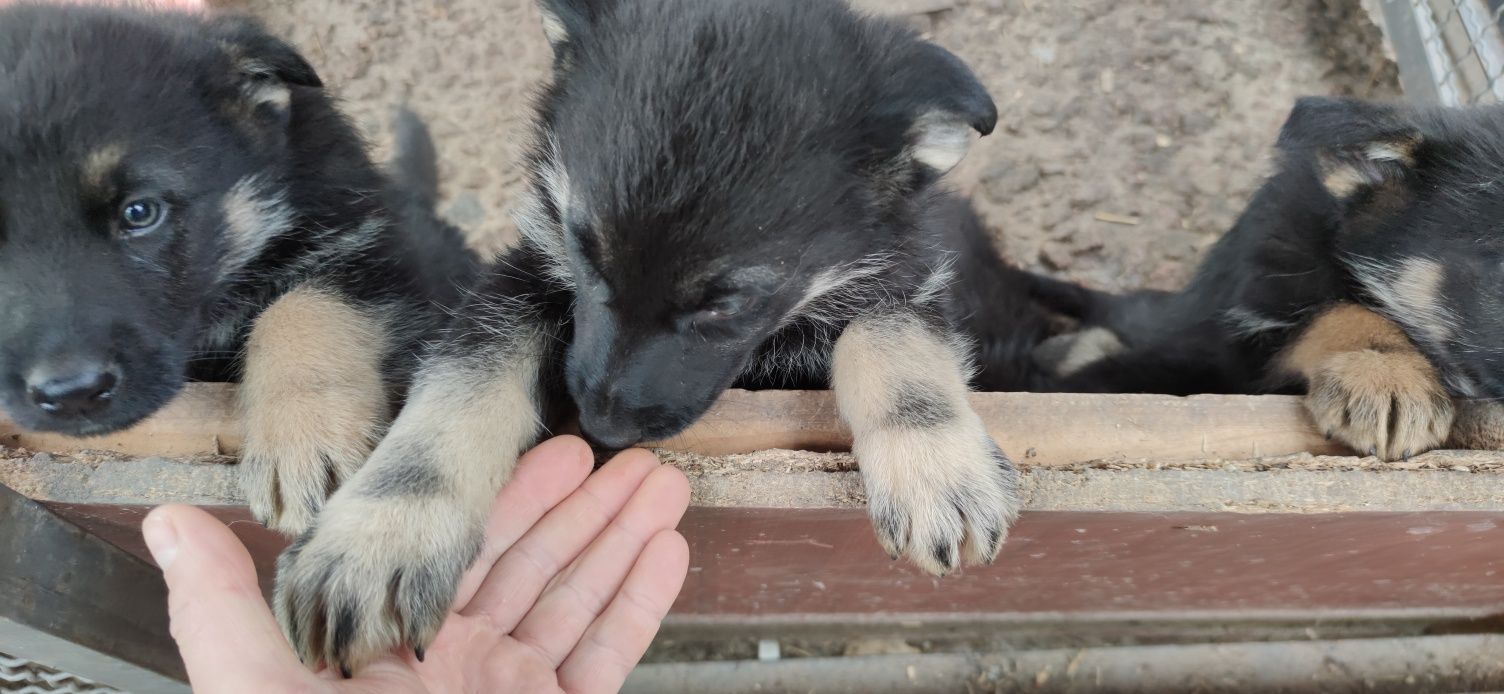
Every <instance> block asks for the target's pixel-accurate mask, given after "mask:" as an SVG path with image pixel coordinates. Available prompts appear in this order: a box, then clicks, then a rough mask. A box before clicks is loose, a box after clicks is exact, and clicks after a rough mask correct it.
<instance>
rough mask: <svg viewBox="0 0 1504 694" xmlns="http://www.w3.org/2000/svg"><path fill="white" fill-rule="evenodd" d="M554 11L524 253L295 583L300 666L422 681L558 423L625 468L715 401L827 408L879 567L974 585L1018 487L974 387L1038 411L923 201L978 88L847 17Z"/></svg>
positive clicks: (940, 201)
mask: <svg viewBox="0 0 1504 694" xmlns="http://www.w3.org/2000/svg"><path fill="white" fill-rule="evenodd" d="M542 6H543V8H544V10H545V14H546V16H547V22H546V26H545V30H546V32H547V34H548V38H549V40H550V41H551V42H552V43H553V46H554V49H555V53H556V61H555V74H554V80H553V83H552V85H551V86H550V87H549V88H548V89H547V90H546V91H545V92H544V94H543V96H542V99H541V108H540V116H539V119H538V132H537V140H536V141H537V147H536V149H535V151H534V152H533V154H532V157H531V159H530V161H529V165H530V167H531V170H532V172H533V178H534V191H533V192H534V197H533V199H532V200H531V202H530V203H529V204H528V205H526V206H525V207H524V209H522V210H521V214H520V215H519V217H520V219H519V221H520V223H521V225H522V227H523V234H524V240H523V242H522V243H521V245H520V246H519V247H517V248H516V249H514V250H512V251H510V252H509V253H507V254H506V255H505V256H504V257H503V258H502V259H501V261H500V262H499V263H498V264H497V266H496V268H495V270H493V271H492V272H491V274H490V276H489V277H487V278H486V279H485V280H484V281H483V282H482V283H481V285H480V288H479V289H478V290H477V291H476V292H475V293H474V294H475V296H474V298H473V300H472V302H471V303H470V305H468V306H467V307H465V308H464V309H463V310H462V312H461V314H462V315H461V317H460V319H459V321H458V322H457V324H456V325H454V326H453V328H452V334H451V335H449V336H448V338H447V339H446V340H445V341H444V343H443V344H442V345H440V346H439V347H438V348H437V350H436V352H435V354H434V355H433V357H432V358H431V359H430V360H428V361H427V362H426V363H425V365H424V366H423V367H422V369H421V370H420V373H419V375H418V377H417V380H416V381H415V384H414V388H413V392H412V397H411V399H410V400H409V402H408V404H407V407H406V408H405V409H404V410H403V411H402V413H401V414H400V415H399V416H398V418H397V420H396V421H395V422H394V424H393V426H392V429H391V431H390V433H389V434H388V435H387V437H386V439H385V440H384V441H383V442H382V443H381V445H380V446H379V447H378V448H377V449H376V451H375V453H374V454H373V456H372V458H371V460H370V461H369V462H368V463H367V464H366V466H365V467H363V468H362V469H361V470H360V472H358V473H357V474H356V476H355V477H354V478H352V479H351V480H350V481H349V483H347V484H346V485H345V486H344V487H343V488H341V489H340V491H339V492H337V493H336V494H335V495H334V497H333V498H332V499H330V501H329V503H328V505H327V506H326V507H325V509H324V513H323V514H322V515H321V516H320V518H319V521H318V525H317V527H316V528H315V529H314V530H313V531H312V532H310V533H309V534H308V535H306V536H304V537H303V538H301V539H300V540H299V541H298V542H296V543H295V544H294V545H293V546H292V547H291V548H289V549H288V550H287V552H286V554H284V555H283V557H282V559H281V562H280V565H279V583H278V595H277V600H276V602H277V605H276V607H277V609H278V611H279V614H280V617H281V619H282V621H283V623H284V625H285V626H286V627H287V629H288V633H289V635H290V637H291V639H292V642H293V643H294V644H295V645H296V646H297V647H298V648H299V649H300V651H301V653H302V655H303V657H304V658H305V659H307V660H308V661H309V662H315V661H324V662H328V663H330V664H332V665H336V666H340V667H347V668H348V667H351V666H358V665H359V664H360V663H361V662H362V661H364V660H365V659H367V658H369V657H371V656H373V655H375V654H378V653H381V652H383V651H385V650H386V649H388V648H390V647H392V646H396V645H399V644H405V645H406V646H408V647H411V648H416V649H419V650H420V652H421V649H422V648H424V647H425V646H426V645H427V644H428V643H429V641H430V640H431V639H432V638H433V635H434V632H435V630H436V629H437V628H438V626H439V623H440V620H441V619H442V618H443V617H444V614H445V611H446V609H447V608H448V605H449V602H450V600H451V598H452V596H453V591H454V589H455V585H456V581H457V580H458V578H459V576H460V573H461V572H462V571H463V570H464V569H465V567H466V566H467V565H468V564H469V563H470V562H471V561H472V559H473V558H474V557H475V556H476V553H477V552H478V551H479V550H480V549H481V539H482V530H483V524H484V520H485V518H486V515H487V511H488V509H489V508H490V504H491V501H492V499H493V498H494V495H495V492H496V489H497V487H498V486H499V485H501V484H502V483H503V482H504V481H506V479H507V478H508V476H509V475H510V474H511V471H512V467H513V464H514V462H515V460H516V458H517V455H518V454H519V453H520V452H521V451H522V450H523V449H524V448H526V447H528V446H530V445H531V444H532V443H533V442H534V441H536V440H537V438H538V437H539V436H540V435H541V433H542V432H543V430H544V429H543V427H544V421H546V420H547V419H548V417H547V415H545V413H546V412H551V411H553V410H554V408H563V409H574V410H577V412H578V415H579V419H580V424H581V427H582V429H583V431H584V432H585V434H586V436H587V437H588V438H590V439H592V440H593V441H594V442H595V443H597V444H599V445H600V446H602V447H605V448H618V447H623V446H630V445H632V444H635V443H637V442H639V441H642V440H648V439H657V438H661V437H666V436H669V435H672V434H674V433H676V432H678V431H680V430H681V429H683V428H684V427H685V426H687V425H689V424H690V423H691V422H693V421H694V420H695V419H696V418H697V417H699V416H700V415H701V414H702V413H704V411H705V410H706V408H708V407H709V406H710V404H711V403H712V401H713V400H714V399H715V398H716V397H717V396H718V395H720V394H721V393H722V392H723V391H724V390H725V389H726V388H727V387H730V386H732V385H733V384H739V385H742V386H745V387H752V388H759V387H826V386H833V387H834V390H835V393H836V397H837V401H838V402H839V406H840V411H841V414H842V416H843V417H845V419H846V421H847V422H849V423H850V425H851V428H852V430H853V432H854V433H855V437H856V443H855V452H856V455H857V457H858V459H859V460H860V464H861V471H862V475H863V479H864V481H865V483H866V488H867V493H868V495H869V497H870V510H871V515H872V519H873V522H874V524H875V525H876V529H877V534H878V538H879V539H880V541H881V543H882V545H883V546H884V547H886V548H887V550H888V551H889V552H890V553H891V554H892V555H893V556H894V557H895V558H896V557H898V556H900V555H904V556H907V557H908V558H909V559H911V560H912V561H914V562H915V563H916V564H918V565H919V566H921V567H923V568H924V569H926V570H928V571H930V572H933V573H936V574H943V573H946V572H948V571H951V570H952V569H954V568H955V567H957V566H958V565H960V564H962V563H963V562H969V563H979V562H990V561H992V560H993V558H994V557H996V555H997V553H998V549H999V547H1000V545H1001V544H1002V542H1003V539H1004V538H1005V536H1006V534H1007V530H1008V526H1009V524H1010V523H1011V522H1012V520H1013V518H1014V516H1015V514H1016V513H1017V511H1018V508H1019V499H1018V496H1017V484H1018V481H1017V475H1016V473H1015V471H1014V469H1013V466H1012V465H1011V464H1010V463H1009V460H1008V458H1007V457H1006V456H1004V455H1003V452H1002V451H1001V450H1000V449H999V447H998V446H997V444H996V443H994V442H993V440H992V439H991V437H989V435H988V433H987V431H986V430H985V429H984V427H983V425H982V422H981V420H980V419H979V418H978V416H977V415H976V414H975V413H974V412H973V411H972V410H971V408H970V407H969V405H968V403H967V400H966V394H967V390H968V384H969V383H976V384H978V385H982V386H983V387H988V388H1011V389H1021V388H1030V387H1037V386H1040V385H1041V384H1043V383H1044V381H1043V379H1042V375H1041V374H1040V373H1039V372H1037V371H1035V370H1034V369H1033V367H1032V366H1031V361H1030V360H1029V359H1028V357H1027V355H1028V353H1029V351H1030V350H1031V349H1032V348H1033V346H1034V345H1035V344H1036V343H1037V342H1038V341H1039V340H1040V339H1042V338H1044V337H1045V336H1046V335H1047V332H1048V329H1049V321H1048V320H1047V316H1046V315H1045V314H1044V312H1043V311H1042V310H1040V309H1038V308H1037V307H1035V306H1034V305H1033V304H1031V303H1030V300H1029V299H1028V293H1029V289H1030V284H1031V280H1030V279H1029V278H1028V277H1026V276H1024V275H1022V274H1021V273H1018V272H1016V271H1012V270H1009V269H1008V268H1007V267H1006V266H1004V265H1003V264H1002V262H1001V260H1000V259H999V258H998V257H997V255H996V253H995V252H994V251H993V249H992V247H991V245H990V244H989V242H988V240H987V237H986V236H985V234H984V233H983V231H982V229H981V228H980V227H979V225H977V224H976V220H975V218H974V217H973V216H972V214H971V212H970V210H969V208H968V207H967V206H966V205H965V204H964V203H961V202H959V201H957V200H955V199H953V198H950V197H947V196H945V195H943V194H942V193H940V192H939V191H937V190H936V183H937V181H938V179H939V178H940V177H941V175H942V174H944V173H945V172H946V171H947V170H949V169H950V168H951V167H952V166H953V165H955V164H956V163H957V161H959V160H960V159H961V157H962V156H963V154H964V153H965V151H966V149H967V147H968V146H969V144H970V139H971V138H973V137H975V134H976V133H983V134H985V133H987V132H989V131H990V130H991V129H992V127H993V123H994V120H995V119H996V112H995V109H994V105H993V102H992V100H991V98H990V97H989V96H988V95H987V93H986V92H985V91H984V90H983V88H982V86H981V85H980V84H979V83H978V82H977V80H976V79H975V77H974V76H973V75H972V73H971V72H970V70H969V69H968V68H967V67H966V66H965V65H964V64H962V63H961V61H960V60H958V59H957V58H956V57H955V56H953V55H951V54H950V53H948V52H946V51H945V50H943V49H941V48H939V47H937V46H934V45H932V44H929V43H926V42H924V41H922V40H920V39H919V38H918V37H917V36H916V35H915V34H914V33H913V32H912V31H910V30H908V29H906V28H904V27H902V26H900V25H898V24H895V23H892V22H890V21H887V20H881V19H875V18H866V17H862V16H859V15H857V14H855V13H853V12H852V11H851V10H850V9H849V8H848V7H847V6H846V5H845V4H844V3H842V2H838V1H837V0H806V1H804V2H787V1H786V0H619V1H618V0H544V1H543V2H542ZM974 348H975V349H976V351H977V352H978V353H979V354H981V355H982V358H981V359H980V360H974V359H973V357H972V353H973V349H974ZM974 373H975V379H973V375H974Z"/></svg>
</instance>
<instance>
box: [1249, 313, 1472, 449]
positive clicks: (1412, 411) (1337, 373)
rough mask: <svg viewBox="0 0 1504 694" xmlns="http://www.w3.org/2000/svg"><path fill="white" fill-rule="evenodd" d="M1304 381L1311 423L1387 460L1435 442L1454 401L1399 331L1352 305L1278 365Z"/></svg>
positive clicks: (1326, 319)
mask: <svg viewBox="0 0 1504 694" xmlns="http://www.w3.org/2000/svg"><path fill="white" fill-rule="evenodd" d="M1276 363H1277V364H1278V366H1279V367H1280V369H1281V370H1283V371H1284V372H1285V373H1287V374H1290V375H1293V376H1299V377H1301V378H1303V379H1304V380H1305V381H1306V386H1307V387H1306V393H1307V395H1306V400H1305V402H1306V409H1308V410H1309V411H1310V412H1311V416H1312V417H1313V418H1314V419H1315V422H1316V426H1317V428H1318V429H1320V430H1321V431H1323V432H1325V433H1326V434H1327V435H1328V436H1331V437H1333V438H1336V439H1337V440H1339V441H1341V442H1342V443H1344V444H1346V445H1348V446H1350V447H1352V448H1353V449H1354V450H1356V451H1358V452H1360V453H1367V454H1370V455H1377V456H1379V457H1380V458H1383V459H1385V460H1393V459H1396V458H1402V457H1408V456H1411V455H1414V454H1416V453H1421V452H1423V451H1426V450H1430V449H1432V448H1435V447H1436V446H1438V445H1440V444H1441V443H1442V441H1443V440H1445V438H1446V436H1447V432H1448V431H1449V430H1450V428H1451V425H1452V416H1453V407H1452V401H1451V399H1450V398H1449V397H1448V396H1447V393H1446V389H1445V388H1444V387H1443V386H1442V384H1441V380H1440V378H1439V377H1438V375H1437V373H1436V370H1435V369H1434V368H1432V366H1431V364H1430V363H1429V362H1428V361H1426V358H1425V357H1424V356H1423V355H1422V354H1421V353H1420V352H1419V351H1418V350H1417V349H1416V348H1415V345H1414V344H1413V343H1411V342H1410V340H1409V338H1407V337H1406V336H1405V334H1404V332H1402V331H1401V330H1400V329H1399V327H1398V326H1396V325H1395V324H1393V323H1391V322H1390V321H1389V320H1388V319H1386V318H1384V317H1382V316H1380V315H1378V314H1377V313H1374V312H1372V311H1370V310H1368V309H1366V308H1363V307H1361V306H1357V305H1355V304H1339V305H1337V306H1335V307H1333V308H1331V309H1328V310H1327V311H1326V312H1324V313H1322V314H1321V315H1320V316H1317V318H1316V319H1315V320H1314V321H1312V323H1311V325H1310V326H1308V327H1307V328H1306V330H1305V332H1303V333H1302V334H1301V335H1300V337H1299V338H1297V339H1296V341H1295V342H1294V343H1293V344H1292V345H1291V346H1290V347H1289V348H1288V349H1287V350H1286V351H1285V353H1284V354H1282V355H1281V356H1280V357H1279V359H1278V360H1277V362H1276Z"/></svg>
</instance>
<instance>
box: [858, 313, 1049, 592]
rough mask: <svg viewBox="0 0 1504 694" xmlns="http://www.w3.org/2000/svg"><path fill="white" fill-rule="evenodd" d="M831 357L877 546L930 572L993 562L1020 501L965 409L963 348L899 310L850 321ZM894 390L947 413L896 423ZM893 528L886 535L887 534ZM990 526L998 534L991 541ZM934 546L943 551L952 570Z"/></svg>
mask: <svg viewBox="0 0 1504 694" xmlns="http://www.w3.org/2000/svg"><path fill="white" fill-rule="evenodd" d="M833 361H834V364H833V385H834V389H835V393H836V399H837V404H838V406H839V408H840V411H841V416H842V417H843V418H844V419H845V420H846V421H847V423H848V424H849V425H850V426H851V430H852V433H853V435H854V444H853V447H852V450H853V452H854V453H855V454H856V457H857V460H858V463H859V465H860V469H861V473H862V480H863V483H864V484H865V486H866V490H867V496H868V499H869V501H868V507H869V512H870V513H871V514H872V516H873V522H874V523H875V524H876V525H877V528H878V539H879V542H881V543H882V545H883V547H884V549H886V550H887V551H888V553H889V554H890V555H893V556H894V557H895V558H896V557H897V556H898V555H900V554H903V555H907V556H908V557H909V559H910V560H912V561H913V562H914V563H915V564H917V565H918V566H919V567H920V568H922V569H924V570H925V571H928V572H930V573H933V574H945V573H947V572H948V571H950V570H951V569H953V568H955V563H956V562H957V561H959V560H960V559H962V558H964V559H965V560H966V561H967V562H968V563H981V562H990V561H991V560H992V558H993V557H995V556H996V554H997V550H998V547H999V545H1000V544H1001V541H1002V539H1003V537H1005V536H1006V531H1007V527H1008V525H1009V524H1011V523H1012V521H1013V519H1014V518H1015V517H1016V516H1017V513H1018V508H1019V503H1020V502H1019V499H1018V498H1017V496H1016V494H1015V492H1016V481H1017V480H1016V477H1015V476H1013V475H1012V474H1011V468H1010V469H1007V470H1005V469H1003V468H1001V467H1000V466H999V463H998V461H997V460H996V459H995V458H994V457H993V450H992V448H991V439H990V438H988V435H987V431H986V428H985V427H984V426H983V425H982V421H981V419H980V418H979V417H978V416H977V415H976V413H975V412H973V411H972V410H971V408H970V406H969V405H968V403H967V400H966V394H967V387H966V372H965V368H964V365H965V363H966V361H965V357H964V356H963V354H962V351H961V350H960V349H959V348H958V347H957V346H955V345H952V344H949V343H947V342H946V341H944V340H943V339H941V338H940V336H938V335H936V334H935V333H933V332H932V331H931V330H930V329H929V328H927V327H926V326H925V325H924V324H923V323H922V322H920V321H919V320H918V319H917V318H914V317H912V316H908V315H906V314H896V315H888V316H883V317H878V318H870V317H869V318H860V319H857V320H855V321H853V322H852V323H851V324H850V325H849V326H848V327H847V328H846V331H845V332H844V333H843V334H842V335H841V337H840V339H839V340H837V342H836V345H835V353H834V356H833ZM901 384H910V385H912V386H915V387H918V388H922V389H923V391H924V392H925V393H926V394H927V395H928V396H930V397H933V398H934V402H935V403H936V404H942V405H943V406H944V407H946V408H949V409H948V411H949V413H950V414H951V415H952V416H951V417H949V418H947V421H944V422H939V423H935V424H933V425H926V426H914V425H903V424H901V423H895V422H894V421H893V417H892V413H893V412H894V410H895V407H896V403H895V397H894V393H895V391H896V390H897V389H898V388H899V387H900V385H901ZM958 507H959V508H958ZM890 524H892V527H893V528H894V529H893V531H892V532H885V530H884V528H885V527H888V526H889V525H890ZM991 530H997V531H999V534H998V535H997V536H996V541H995V542H994V541H993V539H992V538H991V537H989V534H990V533H989V531H991ZM937 548H948V556H949V557H951V563H950V564H949V565H947V564H945V563H943V562H942V561H941V560H940V559H939V558H938V557H937V556H936V549H937Z"/></svg>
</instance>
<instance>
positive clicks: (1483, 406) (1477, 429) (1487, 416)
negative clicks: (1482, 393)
mask: <svg viewBox="0 0 1504 694" xmlns="http://www.w3.org/2000/svg"><path fill="white" fill-rule="evenodd" d="M1447 448H1457V449H1462V450H1470V451H1500V450H1504V403H1501V402H1497V401H1493V400H1466V401H1462V402H1459V403H1457V417H1456V419H1454V420H1453V421H1452V435H1451V436H1449V437H1447Z"/></svg>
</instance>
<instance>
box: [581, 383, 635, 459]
mask: <svg viewBox="0 0 1504 694" xmlns="http://www.w3.org/2000/svg"><path fill="white" fill-rule="evenodd" d="M593 404H594V405H595V406H594V407H591V406H589V405H586V406H584V407H581V408H580V431H581V433H583V434H584V435H585V440H586V441H589V442H590V445H592V446H594V447H596V448H600V449H605V450H610V451H619V450H622V449H625V448H630V447H632V446H633V445H634V444H636V443H638V442H639V441H642V438H643V436H642V429H641V427H639V426H638V425H637V423H636V422H635V421H633V420H634V417H633V415H632V413H631V412H630V410H628V409H627V408H624V407H622V406H621V402H620V400H619V399H617V398H616V397H614V394H612V393H608V394H604V395H603V396H602V397H600V398H598V400H597V402H595V403H593Z"/></svg>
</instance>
